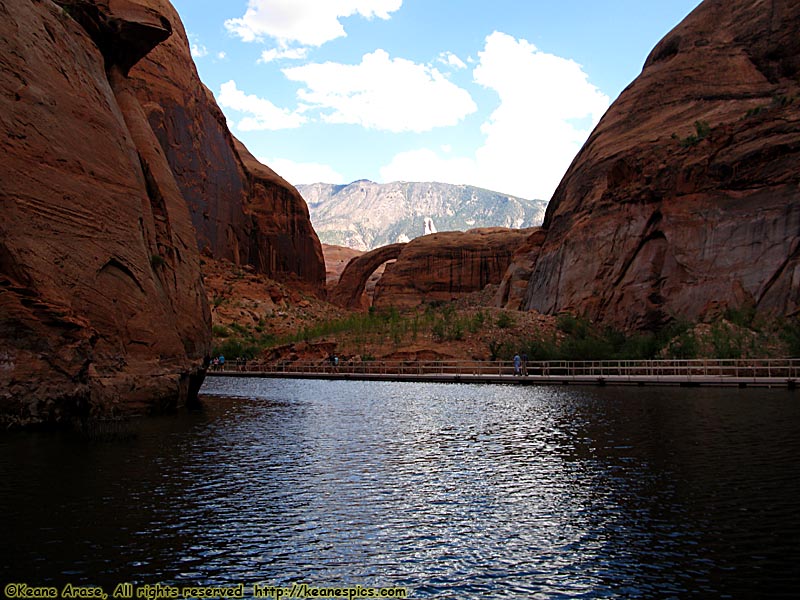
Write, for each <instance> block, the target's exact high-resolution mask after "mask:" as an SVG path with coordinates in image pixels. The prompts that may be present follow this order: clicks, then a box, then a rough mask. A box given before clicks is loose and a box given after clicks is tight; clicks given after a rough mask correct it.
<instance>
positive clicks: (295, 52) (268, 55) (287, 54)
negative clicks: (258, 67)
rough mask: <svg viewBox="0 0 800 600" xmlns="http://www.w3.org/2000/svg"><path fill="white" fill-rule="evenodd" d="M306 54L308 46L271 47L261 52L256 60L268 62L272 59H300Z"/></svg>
mask: <svg viewBox="0 0 800 600" xmlns="http://www.w3.org/2000/svg"><path fill="white" fill-rule="evenodd" d="M307 56H308V48H271V49H270V50H264V51H263V52H262V53H261V58H259V59H258V61H257V62H260V63H269V62H272V61H274V60H280V59H288V60H302V59H304V58H306V57H307Z"/></svg>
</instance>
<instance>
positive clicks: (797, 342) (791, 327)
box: [779, 317, 800, 358]
mask: <svg viewBox="0 0 800 600" xmlns="http://www.w3.org/2000/svg"><path fill="white" fill-rule="evenodd" d="M779 330H780V333H779V335H780V338H781V339H782V340H783V341H784V343H785V344H786V346H787V347H788V349H789V356H791V357H792V358H800V318H798V317H790V318H788V319H786V320H785V321H782V322H781V323H779Z"/></svg>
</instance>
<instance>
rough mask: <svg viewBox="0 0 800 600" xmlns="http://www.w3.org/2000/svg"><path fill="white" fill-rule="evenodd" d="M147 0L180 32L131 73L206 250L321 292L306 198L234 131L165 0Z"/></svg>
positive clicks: (318, 253)
mask: <svg viewBox="0 0 800 600" xmlns="http://www.w3.org/2000/svg"><path fill="white" fill-rule="evenodd" d="M143 1H144V0H143ZM146 3H147V5H148V6H150V7H153V8H155V9H156V10H157V11H159V12H160V13H162V14H164V15H166V16H167V18H168V19H169V21H170V22H171V23H173V25H174V29H175V33H174V34H173V35H172V37H170V38H169V39H168V40H167V41H166V42H164V43H163V44H161V45H160V46H158V47H157V48H156V49H155V50H153V52H151V53H150V54H148V55H147V57H146V58H145V59H144V60H142V61H141V62H140V63H139V64H138V65H137V66H136V67H135V68H134V69H133V70H132V71H131V78H132V80H133V82H134V85H135V89H136V95H137V97H138V98H139V100H140V102H141V103H142V106H143V107H144V108H145V110H146V112H147V117H148V120H149V122H150V125H151V127H152V129H153V131H155V133H156V135H157V137H158V140H159V142H160V143H161V147H162V148H163V150H164V152H165V154H166V156H167V160H168V161H169V164H170V166H171V167H172V170H173V172H174V173H175V177H176V180H177V182H178V186H179V187H180V189H181V192H182V193H183V195H184V197H185V198H186V202H187V203H188V205H189V211H190V214H191V217H192V223H193V224H194V226H195V229H196V231H197V239H198V244H199V246H200V249H201V251H203V252H207V253H209V254H210V255H212V256H214V257H215V258H221V259H226V260H229V261H231V262H233V263H235V264H240V265H252V266H253V267H255V269H256V270H257V271H258V272H260V273H263V274H265V275H267V276H269V277H271V278H273V279H277V280H279V281H286V280H291V281H293V282H295V283H297V284H300V285H301V286H304V287H306V288H310V289H311V290H313V291H315V292H317V293H318V294H320V295H324V289H325V264H324V260H323V257H322V249H321V246H320V243H319V239H318V238H317V235H316V233H315V232H314V229H313V227H312V226H311V221H310V219H309V215H308V207H307V206H306V203H305V201H304V200H303V198H302V197H301V196H300V194H299V193H298V192H297V190H296V189H295V188H294V187H292V186H291V185H290V184H289V183H287V182H286V181H284V180H283V179H282V178H281V177H279V176H278V175H276V174H275V172H274V171H272V170H271V169H269V168H268V167H266V166H264V165H262V164H261V163H259V162H258V161H257V160H256V159H255V158H253V156H252V155H251V154H250V153H249V152H248V151H247V149H246V148H245V147H244V146H243V145H242V144H241V143H240V142H239V141H238V140H236V139H235V138H234V137H233V136H232V135H231V133H230V131H229V130H228V127H227V124H226V122H225V117H224V116H223V114H222V111H220V109H219V107H218V106H217V103H216V101H215V100H214V97H213V95H212V94H211V92H210V91H209V90H208V89H207V88H206V87H205V86H204V85H203V84H202V83H201V82H200V79H199V77H198V75H197V69H196V68H195V65H194V62H193V60H192V57H191V52H190V50H189V42H188V40H187V37H186V32H185V31H184V30H183V27H182V25H181V23H180V19H179V18H178V15H177V13H176V12H175V10H174V8H173V7H172V6H171V5H170V3H169V2H168V0H146Z"/></svg>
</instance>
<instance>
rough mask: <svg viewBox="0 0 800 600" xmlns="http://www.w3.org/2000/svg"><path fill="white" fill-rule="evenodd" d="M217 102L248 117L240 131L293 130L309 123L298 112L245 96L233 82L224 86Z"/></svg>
mask: <svg viewBox="0 0 800 600" xmlns="http://www.w3.org/2000/svg"><path fill="white" fill-rule="evenodd" d="M217 102H218V103H219V105H220V106H223V107H225V108H229V109H232V110H235V111H237V112H240V113H244V114H246V115H248V116H246V117H244V118H243V119H242V120H241V121H239V123H238V124H237V126H236V127H237V129H239V130H240V131H259V130H272V131H274V130H278V129H293V128H295V127H300V126H301V125H302V124H303V123H305V122H306V121H307V119H306V118H305V117H304V116H302V115H300V114H298V113H297V112H291V111H289V110H286V109H284V108H278V107H277V106H275V105H274V104H273V103H272V102H270V101H269V100H265V99H263V98H259V97H258V96H255V95H252V94H250V95H248V94H245V93H244V92H243V91H242V90H240V89H239V88H238V87H236V82H235V81H233V80H231V81H228V82H227V83H223V84H222V86H221V87H220V91H219V95H218V96H217Z"/></svg>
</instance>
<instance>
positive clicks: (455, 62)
mask: <svg viewBox="0 0 800 600" xmlns="http://www.w3.org/2000/svg"><path fill="white" fill-rule="evenodd" d="M437 60H438V61H439V62H440V63H442V64H443V65H447V66H448V67H455V68H456V69H466V68H467V64H466V63H465V62H464V61H463V60H461V59H460V58H458V56H456V55H455V54H453V53H452V52H442V53H441V54H440V55H439V58H438V59H437Z"/></svg>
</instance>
